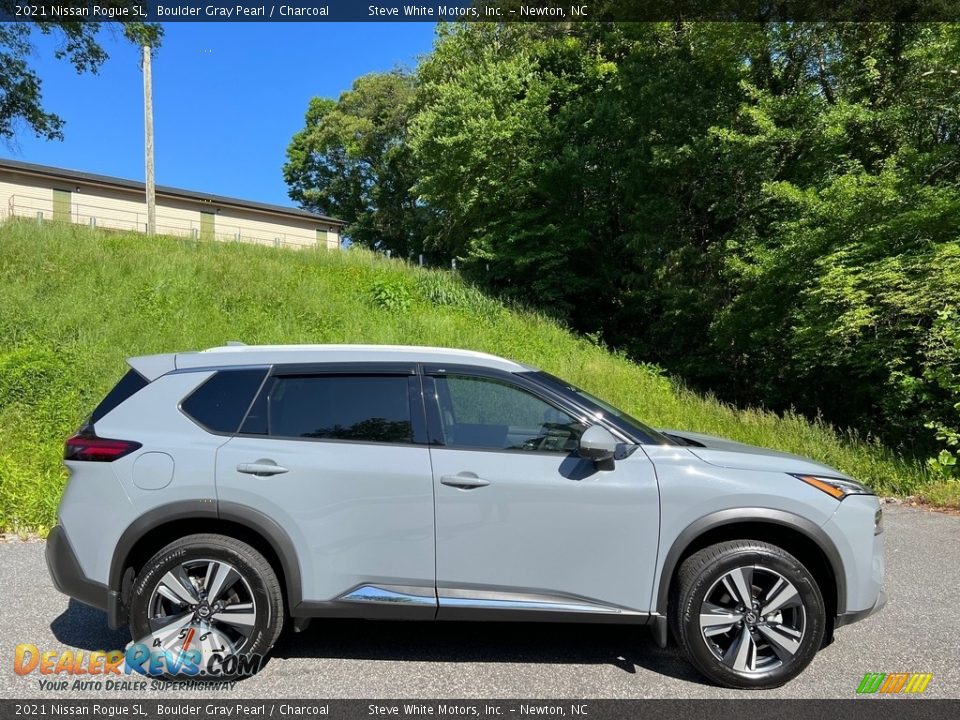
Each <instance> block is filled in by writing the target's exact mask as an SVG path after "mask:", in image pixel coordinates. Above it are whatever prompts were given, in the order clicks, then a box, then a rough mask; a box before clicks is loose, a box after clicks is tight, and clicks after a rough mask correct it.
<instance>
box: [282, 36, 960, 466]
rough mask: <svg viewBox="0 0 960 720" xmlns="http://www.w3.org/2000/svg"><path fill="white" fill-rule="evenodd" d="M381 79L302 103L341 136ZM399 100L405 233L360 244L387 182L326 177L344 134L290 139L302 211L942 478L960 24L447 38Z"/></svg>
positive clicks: (349, 136) (958, 298)
mask: <svg viewBox="0 0 960 720" xmlns="http://www.w3.org/2000/svg"><path fill="white" fill-rule="evenodd" d="M376 77H377V76H374V77H373V78H372V80H371V79H370V78H367V79H361V80H360V81H358V83H357V85H356V86H355V88H354V90H353V91H351V93H348V94H346V95H345V96H344V97H343V98H341V99H340V101H339V102H333V101H314V103H326V104H324V105H323V108H325V109H324V117H339V115H340V114H343V113H347V114H349V113H350V112H352V111H351V108H352V107H353V106H354V105H355V98H354V96H353V94H354V93H356V92H357V90H358V88H364V90H370V91H372V92H378V93H379V92H382V90H381V89H380V88H378V87H377V86H376V85H375V84H371V85H368V84H367V83H368V82H373V80H376ZM404 79H405V85H404V88H405V89H406V90H408V91H409V95H408V96H407V95H405V98H407V100H408V101H407V102H405V103H404V104H403V105H402V107H403V108H404V110H403V113H402V114H403V118H399V117H397V116H396V115H393V116H391V121H392V122H391V123H388V125H389V127H390V137H391V139H392V140H393V141H394V144H393V145H391V152H395V153H398V154H401V155H402V156H403V158H404V166H403V167H404V175H403V177H404V180H403V182H402V183H396V184H394V185H393V187H396V188H403V193H405V194H406V195H405V198H404V200H403V201H402V202H401V203H400V205H401V206H404V207H407V208H415V211H416V212H415V213H414V212H411V213H410V214H407V215H405V216H404V217H405V219H407V220H409V221H410V222H409V223H407V224H404V228H405V230H406V232H405V233H404V234H403V236H402V243H401V242H396V244H395V241H394V240H393V239H392V236H390V235H389V234H387V233H384V232H378V231H377V230H376V226H375V225H374V220H375V219H376V218H377V217H378V216H379V215H381V214H382V213H383V212H384V208H385V206H384V207H381V205H380V204H379V202H378V201H377V199H376V198H375V197H373V195H372V194H371V193H370V192H369V191H368V190H367V188H371V187H377V185H378V183H379V182H381V181H382V179H383V178H390V177H393V175H392V174H391V172H390V171H389V168H387V167H386V166H383V165H382V164H381V165H377V164H374V163H371V164H368V165H366V166H365V168H366V169H367V170H369V174H363V175H362V176H356V175H353V174H352V170H351V171H349V172H348V171H347V169H346V168H347V166H343V167H341V166H339V165H337V164H336V157H337V154H338V153H342V152H347V153H348V154H349V151H350V148H351V147H353V146H354V145H358V144H359V145H361V146H362V145H364V144H365V143H366V142H367V141H368V139H370V138H374V139H375V138H376V137H377V136H378V131H377V127H378V126H377V124H376V123H373V125H370V126H364V127H361V126H359V125H348V124H344V123H343V122H341V121H339V120H338V122H337V123H336V124H334V126H335V127H336V128H338V129H337V131H336V132H335V133H333V135H332V136H328V141H325V142H320V143H315V144H314V145H313V146H312V148H313V151H314V154H313V155H311V156H310V157H311V162H310V164H309V165H307V164H305V163H303V162H302V161H301V160H300V159H299V157H298V156H296V155H295V154H294V151H295V149H296V148H297V147H298V143H301V138H302V135H303V133H301V134H300V135H298V136H297V138H295V140H294V143H293V144H292V145H291V163H290V165H288V172H289V171H290V168H291V167H292V168H301V169H302V168H304V167H309V168H310V169H312V168H316V167H321V166H322V167H323V168H324V169H325V171H326V172H327V174H326V175H324V174H322V173H317V172H314V174H312V175H310V174H303V173H302V172H301V173H300V174H299V175H297V180H298V182H299V184H297V183H296V182H295V183H292V184H291V188H292V194H293V196H294V197H296V198H298V199H301V200H302V199H303V198H307V197H311V196H314V197H320V196H322V195H323V194H324V193H327V192H330V189H331V188H337V194H338V197H341V196H342V197H350V196H351V193H353V195H358V196H361V197H362V198H363V202H361V203H357V204H354V205H353V206H352V209H351V212H353V213H354V214H353V215H346V217H347V219H348V220H350V221H351V223H353V224H354V225H356V226H357V227H358V228H365V229H367V230H371V231H373V233H374V235H373V236H372V237H371V236H370V235H369V234H368V235H364V236H363V242H364V243H365V244H367V245H371V246H375V247H382V248H396V249H397V250H398V251H402V248H407V247H409V246H410V244H411V243H412V244H414V245H416V244H421V245H422V246H424V247H426V248H428V249H429V250H430V251H431V252H432V253H433V254H434V256H435V257H437V258H451V257H456V258H458V260H459V266H460V267H461V268H462V269H463V271H464V272H465V273H467V274H468V275H470V276H471V277H473V278H474V279H476V280H477V281H479V282H481V283H483V284H485V285H486V286H487V287H489V288H490V289H492V290H494V291H496V292H498V293H501V294H504V295H507V296H511V297H515V298H517V299H518V300H521V301H523V302H526V303H531V304H535V305H537V306H540V307H542V308H545V309H548V310H550V311H551V312H553V313H555V314H556V315H558V316H561V317H563V318H565V319H566V320H567V321H568V322H570V323H571V324H572V325H573V326H574V327H575V328H577V329H579V330H581V331H584V332H589V333H597V334H599V335H600V336H601V337H602V338H603V339H604V341H605V342H607V343H609V344H610V345H612V346H614V347H618V348H622V349H624V350H626V351H627V352H629V353H630V354H631V355H632V356H634V357H636V358H638V359H642V360H646V361H652V362H656V363H659V364H660V365H662V366H664V367H666V368H667V369H669V370H670V371H672V372H674V373H676V374H678V375H680V376H682V377H683V378H685V379H686V380H687V381H688V382H690V383H691V384H693V385H695V386H698V387H701V388H707V389H710V390H712V391H714V392H716V393H717V394H719V395H720V396H721V397H724V398H726V399H729V400H732V401H735V402H738V403H752V404H761V405H765V406H768V407H772V408H775V409H779V410H783V409H787V408H790V407H794V408H797V409H799V410H801V411H803V412H805V413H808V414H811V415H814V414H818V413H819V414H822V415H823V416H825V417H826V418H828V419H830V420H832V421H834V422H836V423H838V424H841V425H844V426H851V427H855V428H858V429H859V430H861V431H862V432H865V433H869V434H874V435H879V436H881V437H883V438H884V439H885V440H887V441H888V442H892V443H893V444H896V445H899V446H902V447H904V448H906V449H910V450H916V451H921V452H930V453H935V454H936V457H937V458H938V459H937V460H936V463H940V464H939V465H936V466H937V467H939V468H940V469H941V470H943V471H944V472H948V473H949V472H952V471H951V469H950V467H953V466H950V458H951V457H953V458H955V457H956V455H955V453H956V448H957V446H958V442H957V435H956V433H957V431H958V429H960V409H958V407H957V403H958V401H960V387H958V381H957V379H956V378H957V377H958V375H960V350H958V345H957V340H958V338H960V324H958V323H960V320H958V312H957V310H956V308H957V307H960V249H958V248H960V187H958V178H960V27H958V26H957V25H955V24H924V23H847V24H845V23H717V24H711V23H682V22H681V23H642V24H629V23H620V24H609V23H583V24H544V25H533V24H506V25H490V24H479V23H478V24H466V25H447V26H442V27H441V30H440V32H439V33H438V38H437V41H436V45H435V48H434V51H433V52H432V53H431V54H430V55H429V56H427V57H426V58H424V59H423V61H422V62H421V63H420V65H419V67H418V68H417V70H416V72H415V74H414V75H413V76H412V77H409V78H408V77H406V76H404ZM364 105H365V106H371V107H372V106H376V103H375V102H374V101H373V100H372V99H370V98H369V97H366V98H365V101H364ZM394 107H396V105H394ZM310 127H311V119H310V117H309V116H308V127H307V129H306V130H305V131H304V133H307V132H309V131H310ZM330 137H332V138H333V139H332V140H329V138H330ZM301 144H302V143H301ZM288 177H289V176H288ZM316 207H326V209H329V210H331V211H333V212H337V211H338V209H339V208H337V207H335V206H333V205H332V204H330V203H329V202H328V203H327V205H323V203H320V204H318V205H316ZM938 436H939V440H938V439H937V438H938ZM951 442H952V444H951ZM938 443H939V446H938ZM940 450H944V451H945V453H946V454H943V453H940ZM948 456H949V457H948ZM941 461H942V462H941ZM936 463H935V464H936Z"/></svg>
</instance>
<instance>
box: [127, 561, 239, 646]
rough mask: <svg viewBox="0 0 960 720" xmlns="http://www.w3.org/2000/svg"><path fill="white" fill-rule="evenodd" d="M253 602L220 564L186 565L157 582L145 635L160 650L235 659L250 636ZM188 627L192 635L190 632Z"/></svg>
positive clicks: (233, 574) (236, 574)
mask: <svg viewBox="0 0 960 720" xmlns="http://www.w3.org/2000/svg"><path fill="white" fill-rule="evenodd" d="M256 620H257V603H256V599H255V598H254V596H253V591H252V590H251V588H250V583H249V582H247V580H246V578H244V577H243V576H242V575H241V574H240V572H239V571H238V570H237V569H236V568H235V567H233V566H232V565H230V564H229V563H226V562H223V561H221V560H208V559H201V560H187V561H184V562H183V563H181V564H180V565H178V566H176V567H174V568H173V569H171V570H170V571H169V572H167V573H166V574H165V575H164V576H163V577H162V578H161V579H160V581H159V582H158V583H157V586H156V587H155V588H154V590H153V594H152V595H151V597H150V603H149V605H148V622H149V626H150V631H151V634H150V635H149V636H148V637H147V638H146V639H145V640H144V642H146V643H149V645H150V646H151V647H155V648H162V649H164V650H171V651H175V650H178V649H180V650H182V649H185V643H186V642H190V643H191V645H190V648H189V649H190V650H199V651H200V652H201V653H203V654H204V656H205V657H206V656H208V655H212V654H214V653H218V654H220V655H222V656H224V657H225V656H226V655H227V654H238V653H240V652H242V651H243V649H244V648H245V647H246V646H247V645H248V644H249V642H250V639H251V637H253V636H254V628H255V626H256ZM190 628H194V629H195V630H196V632H195V633H190V632H189V630H190Z"/></svg>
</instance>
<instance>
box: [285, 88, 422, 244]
mask: <svg viewBox="0 0 960 720" xmlns="http://www.w3.org/2000/svg"><path fill="white" fill-rule="evenodd" d="M414 100H415V91H414V83H413V78H412V77H411V76H409V75H408V74H406V73H403V72H400V71H397V72H390V73H375V74H371V75H365V76H363V77H361V78H359V79H358V80H357V81H356V82H355V83H354V85H353V87H352V88H351V89H350V90H349V91H348V92H345V93H344V94H343V95H341V96H340V99H339V100H338V101H334V100H330V99H326V98H314V99H313V100H311V102H310V106H309V108H308V109H307V115H306V125H305V127H304V129H303V130H301V131H300V132H298V133H297V134H296V135H295V136H294V137H293V140H292V141H291V143H290V145H289V147H288V148H287V163H286V164H285V165H284V168H283V173H284V178H285V179H286V182H287V184H288V185H289V187H290V197H291V198H293V199H294V200H296V201H297V202H299V203H300V204H301V205H302V206H303V207H305V208H309V209H311V210H315V211H318V212H322V213H327V214H330V215H335V216H337V217H339V218H341V219H343V220H346V221H347V222H348V223H349V225H348V226H347V228H346V234H347V235H348V236H349V237H350V239H351V241H353V242H356V243H359V244H361V245H365V246H367V247H371V248H375V249H382V250H391V251H393V252H394V253H399V254H401V255H402V256H408V255H411V254H413V253H419V252H420V251H421V250H422V242H421V239H422V232H421V228H422V223H423V220H422V218H421V216H422V214H423V212H422V208H421V206H420V205H419V203H418V202H417V200H416V199H415V197H414V195H413V194H412V193H411V192H410V187H411V186H412V185H413V183H414V182H415V177H416V176H415V172H414V168H413V164H412V153H411V149H410V147H409V145H408V143H407V142H406V135H407V127H408V125H409V123H410V119H411V117H412V115H413V113H414V111H415V105H414Z"/></svg>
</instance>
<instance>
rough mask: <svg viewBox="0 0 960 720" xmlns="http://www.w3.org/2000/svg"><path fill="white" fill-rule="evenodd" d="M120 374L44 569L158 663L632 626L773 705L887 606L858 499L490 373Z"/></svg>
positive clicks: (160, 364) (273, 358) (715, 442)
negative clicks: (450, 633) (371, 642)
mask: <svg viewBox="0 0 960 720" xmlns="http://www.w3.org/2000/svg"><path fill="white" fill-rule="evenodd" d="M129 365H130V368H131V369H130V371H129V372H128V373H127V374H126V375H125V376H124V377H123V379H121V380H120V382H119V383H118V384H117V385H116V387H115V388H114V389H113V390H112V391H111V392H110V393H109V394H108V395H107V396H106V398H104V400H103V401H102V402H101V403H100V405H99V406H98V407H97V408H96V409H95V410H94V411H93V414H92V415H91V416H90V418H89V420H88V421H87V423H86V424H85V425H84V426H83V428H82V429H81V430H80V431H79V432H78V433H77V435H76V436H74V437H72V438H70V439H69V440H68V441H67V444H66V451H65V456H66V465H67V467H68V469H69V471H70V481H69V483H68V485H67V488H66V491H65V492H64V495H63V499H62V501H61V504H60V509H59V525H58V526H57V527H55V528H54V529H53V531H52V532H51V533H50V537H49V541H48V544H47V563H48V565H49V568H50V573H51V575H52V577H53V580H54V583H55V584H56V586H57V587H58V589H60V590H61V591H62V592H64V593H66V594H68V595H70V596H72V597H74V598H76V599H78V600H80V601H82V602H84V603H87V604H89V605H93V606H95V607H98V608H102V609H104V610H106V612H107V616H108V619H109V624H110V626H111V627H119V626H122V625H124V624H128V625H129V626H130V629H131V634H132V636H133V637H134V638H135V639H139V640H140V641H141V642H144V641H145V642H147V643H148V644H149V645H150V646H151V647H153V648H158V649H163V650H175V649H177V648H178V647H179V646H181V645H184V642H185V637H188V638H189V641H191V642H193V645H194V648H195V649H198V650H200V651H202V652H203V653H205V654H210V653H216V652H220V653H230V654H232V655H234V656H237V657H249V656H253V655H261V656H262V655H264V654H266V653H267V652H269V650H270V649H271V647H272V646H273V644H274V643H275V641H276V640H277V637H278V636H279V634H280V631H281V629H282V627H283V625H284V623H285V621H287V620H288V619H289V622H290V623H291V624H292V625H293V627H294V628H295V629H297V630H300V629H303V628H304V627H305V626H306V624H307V623H308V622H309V621H310V619H311V618H327V617H350V618H397V619H400V618H402V619H419V620H498V621H499V620H513V621H552V622H579V623H590V622H604V623H610V622H615V623H632V624H640V625H647V626H648V627H649V628H650V629H651V631H652V634H653V637H654V639H655V640H656V642H657V643H658V644H659V645H660V646H661V647H665V646H666V645H667V643H668V641H669V637H670V635H671V634H672V636H673V638H674V640H675V641H676V642H678V643H679V644H680V645H681V646H682V647H683V648H684V649H685V651H686V653H687V655H688V656H689V658H690V661H691V662H692V663H693V664H694V665H695V666H696V667H697V668H698V669H699V670H700V671H701V672H702V673H703V674H704V675H706V676H707V677H708V678H710V679H711V680H713V681H714V682H716V683H719V684H722V685H726V686H732V687H741V688H769V687H774V686H777V685H781V684H783V683H784V682H786V681H788V680H790V679H791V678H793V677H794V676H795V675H797V674H798V673H799V672H800V671H801V670H802V669H803V668H804V667H805V666H806V665H807V664H808V663H809V662H810V661H811V659H812V658H813V656H814V655H815V654H816V652H817V650H818V649H819V648H820V647H821V646H823V645H824V644H825V643H826V642H829V640H831V639H832V635H833V630H834V629H835V628H837V627H839V626H841V625H845V624H848V623H850V622H853V621H855V620H859V619H861V618H864V617H866V616H867V615H869V614H870V613H872V612H874V611H875V610H877V609H879V608H880V607H881V606H882V604H883V602H884V599H885V596H884V593H883V592H882V591H881V583H882V580H883V535H882V523H881V518H882V515H881V509H880V504H879V502H878V500H877V498H876V497H875V496H874V495H873V494H872V493H871V492H870V491H869V490H867V489H866V488H864V487H863V486H862V485H859V484H858V483H856V482H855V481H854V480H852V479H851V478H849V477H846V476H844V475H843V474H842V473H840V472H838V471H837V470H834V469H832V468H830V467H826V466H824V465H820V464H818V463H816V462H813V461H811V460H807V459H805V458H802V457H797V456H794V455H787V454H784V453H779V452H774V451H770V450H763V449H760V448H756V447H752V446H749V445H743V444H740V443H736V442H733V441H730V440H723V439H720V438H716V437H711V436H707V435H700V434H696V433H689V432H681V431H673V430H654V429H652V428H650V427H647V426H646V425H644V424H643V423H642V422H640V421H638V420H636V419H634V418H632V417H630V416H629V415H627V414H626V413H624V412H622V411H620V410H618V409H616V408H614V407H611V406H610V405H608V404H607V403H605V402H604V401H603V400H600V399H598V398H596V397H593V396H591V395H589V394H588V393H586V392H584V391H582V390H580V389H578V388H576V387H574V386H572V385H570V384H569V383H567V382H565V381H563V380H561V379H558V378H556V377H553V376H552V375H549V374H547V373H545V372H541V371H539V370H537V369H535V368H532V367H529V366H526V365H522V364H519V363H516V362H512V361H510V360H505V359H502V358H499V357H494V356H492V355H486V354H482V353H476V352H469V351H465V350H450V349H441V348H427V347H391V346H350V345H318V346H257V347H248V346H244V345H240V344H236V345H230V346H227V347H218V348H212V349H210V350H206V351H203V352H184V353H175V354H167V355H152V356H146V357H136V358H131V359H130V360H129ZM184 647H185V646H184Z"/></svg>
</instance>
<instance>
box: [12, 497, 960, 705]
mask: <svg viewBox="0 0 960 720" xmlns="http://www.w3.org/2000/svg"><path fill="white" fill-rule="evenodd" d="M886 526H887V531H886V532H887V568H888V571H887V572H888V574H887V583H886V590H887V592H888V594H889V596H890V601H889V603H888V605H887V607H886V608H885V609H884V611H883V612H882V613H880V614H879V615H876V616H874V617H873V618H870V619H868V620H866V621H863V622H861V623H858V624H856V625H852V626H850V627H847V628H843V629H842V630H840V631H838V632H837V637H836V642H834V643H833V644H832V645H830V646H829V647H827V648H826V649H824V650H823V651H821V652H820V654H819V655H818V656H817V658H816V659H815V660H814V662H813V664H812V665H811V666H810V667H809V668H808V669H807V670H806V671H805V672H804V673H803V674H801V675H800V677H799V678H797V679H796V680H794V681H793V682H791V683H790V684H788V685H787V686H785V687H782V688H779V689H777V690H772V691H763V692H752V693H744V692H739V691H732V690H723V689H720V688H716V687H713V686H711V685H708V684H706V682H705V681H704V680H703V679H702V678H701V677H700V676H699V675H698V674H697V673H696V671H694V670H693V669H692V668H691V667H690V666H689V665H688V664H687V663H686V662H685V661H684V660H683V658H682V657H681V656H680V654H679V653H678V652H677V651H676V650H675V649H672V648H671V649H668V650H660V649H659V648H657V647H656V645H655V644H654V643H653V641H652V640H651V639H650V636H649V634H648V632H647V630H646V629H644V628H622V627H616V626H602V625H601V626H574V625H547V624H539V623H532V624H529V625H520V624H500V623H496V624H460V623H385V622H364V621H356V622H354V621H326V622H316V621H315V622H314V624H313V625H312V626H311V627H310V629H309V630H308V631H307V632H305V633H302V634H299V635H293V634H289V635H286V636H285V637H284V638H282V639H281V641H280V642H279V643H278V645H277V646H276V648H275V649H274V653H273V659H272V660H271V661H270V662H269V664H268V665H267V666H266V668H264V670H263V671H262V672H261V673H260V674H259V675H257V676H256V677H253V678H250V679H248V680H245V681H243V682H240V683H238V684H237V685H236V686H235V687H234V688H233V689H232V690H231V691H228V692H220V693H213V692H202V693H198V692H184V691H178V692H176V693H173V692H171V691H169V690H168V691H159V690H154V691H148V693H150V695H149V696H150V697H154V698H165V697H177V698H181V697H183V698H186V697H208V698H216V697H223V698H239V697H250V698H283V697H291V698H294V697H301V698H302V697H317V698H340V697H360V698H377V697H380V698H496V697H499V698H545V699H546V698H731V697H741V696H747V697H754V698H759V697H763V698H775V697H802V698H851V697H854V695H855V692H854V691H855V689H856V687H857V685H858V684H859V682H860V680H861V678H862V677H863V675H864V673H867V672H929V673H933V674H934V678H933V680H932V682H931V683H930V685H929V687H928V688H927V690H926V693H925V696H927V697H941V698H942V697H950V698H960V517H955V516H949V515H943V514H939V513H932V512H926V511H922V510H915V509H910V508H903V507H893V506H887V518H886ZM43 549H44V548H43V543H39V542H34V543H7V544H2V545H0V656H2V657H0V697H4V698H17V699H20V698H30V697H34V698H39V697H46V698H53V697H56V696H62V697H72V698H79V697H88V698H90V699H93V698H96V697H101V698H103V697H108V698H114V699H130V697H131V693H130V692H124V691H100V692H94V691H84V692H77V691H66V692H51V691H48V690H41V689H40V687H39V684H38V678H39V677H40V676H39V675H37V674H32V675H28V676H18V675H16V674H14V672H13V669H12V665H13V652H14V647H15V646H16V645H17V644H18V643H27V642H29V643H34V644H36V645H37V646H38V647H39V648H40V649H41V650H60V651H62V650H66V649H84V650H100V649H114V648H123V647H124V645H125V644H126V643H127V641H128V640H129V636H128V635H126V634H125V633H124V632H114V631H111V630H109V629H108V628H107V624H106V617H105V616H104V615H103V613H100V612H98V611H95V610H92V609H90V608H87V607H85V606H83V605H81V604H79V603H77V602H74V601H69V600H68V599H67V598H66V597H64V596H63V595H60V594H59V593H58V592H57V591H56V590H54V588H53V586H52V585H51V583H50V579H49V577H48V576H47V571H46V566H45V564H44V561H43ZM141 697H142V695H141Z"/></svg>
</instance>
